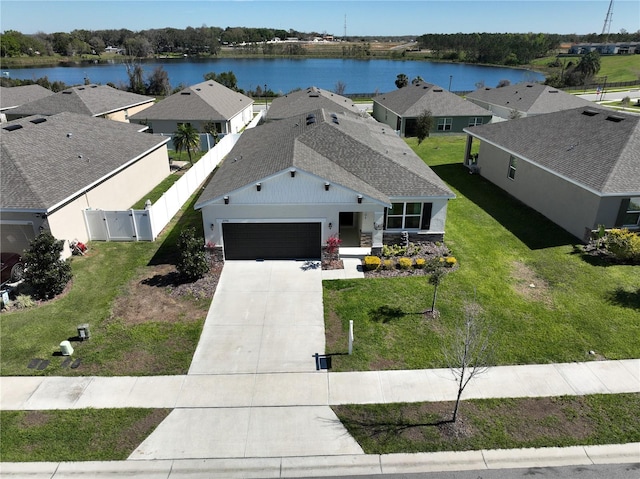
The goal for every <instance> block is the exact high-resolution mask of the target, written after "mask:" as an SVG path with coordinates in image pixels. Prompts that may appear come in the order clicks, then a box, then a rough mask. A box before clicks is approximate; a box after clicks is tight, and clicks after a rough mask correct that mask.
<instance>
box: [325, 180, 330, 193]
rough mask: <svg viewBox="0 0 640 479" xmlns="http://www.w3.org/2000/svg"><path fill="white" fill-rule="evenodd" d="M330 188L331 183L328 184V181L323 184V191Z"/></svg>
mask: <svg viewBox="0 0 640 479" xmlns="http://www.w3.org/2000/svg"><path fill="white" fill-rule="evenodd" d="M330 186H331V183H329V182H328V181H327V182H326V183H325V184H324V191H329V187H330Z"/></svg>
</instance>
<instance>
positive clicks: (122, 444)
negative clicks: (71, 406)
mask: <svg viewBox="0 0 640 479" xmlns="http://www.w3.org/2000/svg"><path fill="white" fill-rule="evenodd" d="M169 412H170V410H169V409H79V410H69V411H2V412H0V421H1V422H2V428H1V429H0V457H1V458H2V461H4V462H41V461H52V462H59V461H118V460H120V461H123V460H125V459H127V457H129V455H130V454H131V453H132V452H133V451H134V450H135V448H136V447H138V446H139V445H140V443H141V442H142V441H143V440H144V439H145V438H146V437H147V436H148V435H149V434H151V432H153V430H154V429H155V428H156V426H157V425H158V424H160V422H161V421H162V420H163V419H164V418H165V417H166V416H167V415H168V414H169Z"/></svg>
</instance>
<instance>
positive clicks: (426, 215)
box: [420, 203, 433, 230]
mask: <svg viewBox="0 0 640 479" xmlns="http://www.w3.org/2000/svg"><path fill="white" fill-rule="evenodd" d="M432 209H433V203H423V205H422V222H421V223H420V229H421V230H428V229H429V228H430V227H431V210H432Z"/></svg>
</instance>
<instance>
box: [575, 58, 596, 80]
mask: <svg viewBox="0 0 640 479" xmlns="http://www.w3.org/2000/svg"><path fill="white" fill-rule="evenodd" d="M576 70H578V71H579V72H580V73H582V79H583V83H584V84H586V82H587V80H590V79H591V78H592V77H593V76H594V75H595V74H596V73H598V72H599V71H600V54H599V53H598V52H596V51H593V52H589V53H587V54H585V55H583V56H582V59H581V60H580V63H578V66H576Z"/></svg>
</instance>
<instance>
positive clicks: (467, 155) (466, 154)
mask: <svg viewBox="0 0 640 479" xmlns="http://www.w3.org/2000/svg"><path fill="white" fill-rule="evenodd" d="M472 144H473V136H471V135H467V145H466V147H465V149H464V159H463V162H464V164H465V166H469V163H470V162H469V158H471V145H472Z"/></svg>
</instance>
